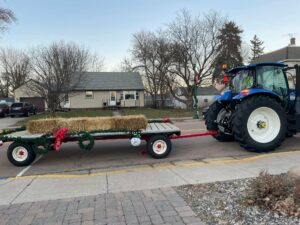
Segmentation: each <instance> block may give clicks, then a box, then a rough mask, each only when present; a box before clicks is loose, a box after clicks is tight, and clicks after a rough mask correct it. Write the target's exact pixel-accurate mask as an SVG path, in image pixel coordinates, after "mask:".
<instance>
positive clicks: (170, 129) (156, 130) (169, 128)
mask: <svg viewBox="0 0 300 225" xmlns="http://www.w3.org/2000/svg"><path fill="white" fill-rule="evenodd" d="M129 134H131V132H130V131H122V132H109V131H107V132H101V133H92V134H91V135H92V136H94V137H109V136H119V135H129ZM151 134H168V135H172V134H175V135H180V134H181V131H180V129H179V128H178V127H176V126H175V125H174V124H172V123H159V122H152V123H148V125H147V128H146V129H142V130H141V135H145V136H147V135H151ZM42 135H43V134H30V133H28V131H20V132H15V133H12V134H10V135H7V136H10V137H21V138H24V139H26V138H39V137H41V136H42ZM74 137H75V136H74ZM50 138H51V137H50Z"/></svg>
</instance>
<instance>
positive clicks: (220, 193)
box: [176, 179, 300, 225]
mask: <svg viewBox="0 0 300 225" xmlns="http://www.w3.org/2000/svg"><path fill="white" fill-rule="evenodd" d="M251 181H253V179H240V180H233V181H225V182H215V183H208V184H197V185H184V186H180V187H177V188H176V191H177V192H178V193H179V194H180V195H181V196H182V197H183V198H184V199H185V200H186V202H187V203H188V205H189V206H190V207H191V208H192V209H193V210H194V212H195V213H196V214H197V215H198V216H199V218H200V219H201V220H202V221H203V222H205V223H206V224H209V225H210V224H211V225H215V224H235V225H236V224H241V225H242V224H251V225H252V224H253V225H254V224H269V225H271V224H273V225H278V224H280V225H299V224H300V218H297V217H289V216H284V215H280V214H279V213H276V212H273V211H270V210H267V209H263V208H262V207H258V206H251V205H249V204H247V203H246V200H247V198H246V196H247V195H246V194H247V191H248V188H249V185H250V184H251Z"/></svg>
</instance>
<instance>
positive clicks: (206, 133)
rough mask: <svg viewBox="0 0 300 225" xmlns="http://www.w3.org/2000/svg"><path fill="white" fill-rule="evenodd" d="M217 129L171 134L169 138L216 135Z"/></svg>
mask: <svg viewBox="0 0 300 225" xmlns="http://www.w3.org/2000/svg"><path fill="white" fill-rule="evenodd" d="M218 133H219V132H218V131H206V132H201V133H196V134H183V135H179V136H171V137H169V138H170V139H180V138H194V137H202V136H210V135H216V134H218Z"/></svg>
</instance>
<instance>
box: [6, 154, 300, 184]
mask: <svg viewBox="0 0 300 225" xmlns="http://www.w3.org/2000/svg"><path fill="white" fill-rule="evenodd" d="M290 154H300V150H296V151H289V152H276V153H268V154H263V155H257V156H251V157H247V158H242V159H228V160H213V161H207V162H202V161H199V162H197V161H196V162H178V163H176V165H173V164H170V165H166V164H162V165H155V166H149V165H147V166H142V167H135V168H125V169H116V170H109V171H102V172H97V173H91V174H43V175H29V176H16V177H12V178H9V179H11V180H16V179H32V178H43V179H70V178H85V177H95V176H107V175H113V174H122V173H129V172H143V171H149V170H161V169H170V168H175V167H200V166H201V167H203V166H213V165H215V164H233V163H245V162H250V161H255V160H258V159H262V158H268V157H271V156H280V155H290ZM36 161H37V160H36ZM25 169H27V168H25ZM28 169H29V168H28ZM28 169H27V170H28ZM25 172H26V171H25ZM23 174H24V173H23Z"/></svg>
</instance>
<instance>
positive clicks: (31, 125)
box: [27, 118, 59, 134]
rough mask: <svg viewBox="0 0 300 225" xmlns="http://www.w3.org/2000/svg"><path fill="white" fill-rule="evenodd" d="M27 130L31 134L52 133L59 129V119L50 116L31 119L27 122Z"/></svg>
mask: <svg viewBox="0 0 300 225" xmlns="http://www.w3.org/2000/svg"><path fill="white" fill-rule="evenodd" d="M27 130H28V132H29V133H31V134H43V133H52V132H55V131H57V130H59V125H58V119H57V118H48V119H39V120H30V121H28V122H27Z"/></svg>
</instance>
